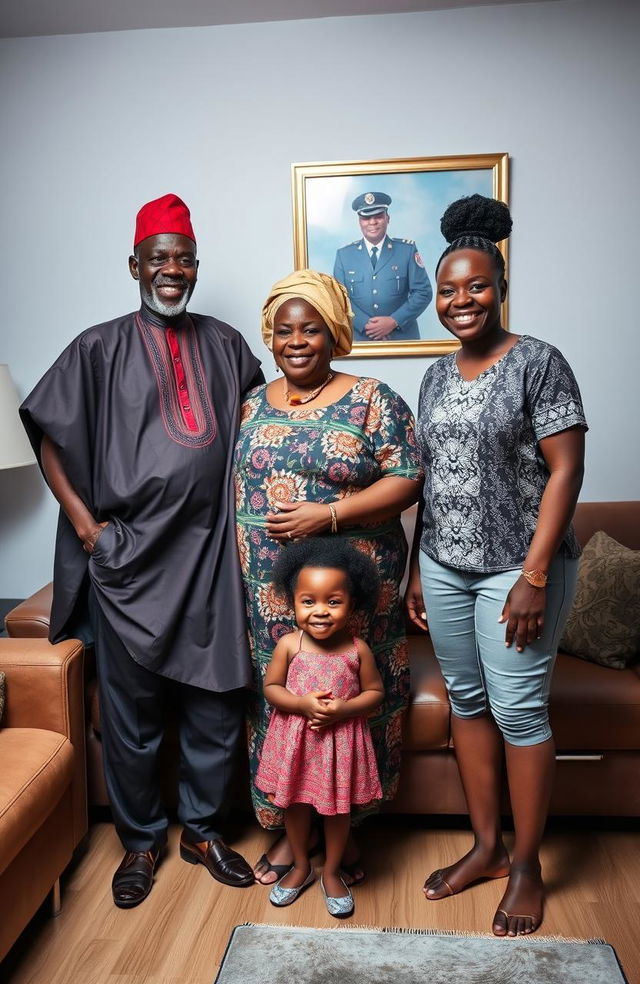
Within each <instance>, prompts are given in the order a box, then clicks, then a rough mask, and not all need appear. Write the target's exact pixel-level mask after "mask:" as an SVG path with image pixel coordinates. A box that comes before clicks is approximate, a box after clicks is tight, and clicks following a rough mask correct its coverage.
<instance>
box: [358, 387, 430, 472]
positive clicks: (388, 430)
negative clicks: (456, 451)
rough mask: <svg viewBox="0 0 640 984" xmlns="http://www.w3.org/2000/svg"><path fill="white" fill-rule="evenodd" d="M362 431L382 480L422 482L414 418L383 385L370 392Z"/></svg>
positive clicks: (407, 408)
mask: <svg viewBox="0 0 640 984" xmlns="http://www.w3.org/2000/svg"><path fill="white" fill-rule="evenodd" d="M365 429H366V432H367V436H368V437H369V438H370V440H371V441H372V444H373V453H374V457H375V459H376V461H377V462H378V465H379V467H380V471H381V474H382V476H389V475H396V476H398V477H399V478H412V479H419V478H422V475H423V472H422V469H421V467H420V460H419V454H418V449H417V446H416V435H415V426H414V420H413V414H412V413H411V411H410V409H409V407H408V406H407V404H406V403H405V402H404V400H403V399H402V397H400V396H398V394H397V393H394V391H393V390H392V389H391V388H390V387H389V386H387V385H386V384H385V383H376V384H375V386H374V388H373V390H372V393H371V399H370V402H369V412H368V414H367V422H366V428H365Z"/></svg>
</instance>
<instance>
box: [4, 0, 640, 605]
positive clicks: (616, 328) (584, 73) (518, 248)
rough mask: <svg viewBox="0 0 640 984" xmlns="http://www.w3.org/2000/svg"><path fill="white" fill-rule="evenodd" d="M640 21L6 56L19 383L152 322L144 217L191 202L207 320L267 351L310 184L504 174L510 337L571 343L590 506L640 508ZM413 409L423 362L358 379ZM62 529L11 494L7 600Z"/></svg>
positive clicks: (572, 11)
mask: <svg viewBox="0 0 640 984" xmlns="http://www.w3.org/2000/svg"><path fill="white" fill-rule="evenodd" d="M639 27H640V12H639V10H638V6H637V5H636V4H635V3H634V2H633V0H629V2H624V0H610V2H608V3H606V4H602V3H600V2H598V0H558V2H554V3H540V4H536V3H532V4H524V5H520V4H516V5H513V6H489V7H480V8H476V9H457V10H450V11H437V12H429V13H424V14H404V15H397V16H378V17H354V18H339V19H326V20H313V21H292V22H284V23H282V22H281V23H272V24H257V25H239V26H232V27H228V26H226V27H210V28H200V29H195V28H193V29H191V28H190V29H183V30H165V31H131V32H120V33H113V34H96V35H79V36H62V37H49V38H33V39H19V40H5V41H2V42H0V91H1V92H2V94H3V102H2V105H1V107H0V134H1V139H2V146H3V150H2V160H1V163H0V214H1V215H2V220H3V222H2V225H3V230H4V232H3V236H2V246H1V248H2V254H3V258H2V274H3V277H2V279H3V284H2V287H1V288H0V296H1V301H0V311H1V315H0V332H1V341H2V345H1V348H0V361H3V362H8V363H9V365H10V367H11V371H12V373H13V376H14V379H15V381H16V384H17V386H18V389H19V391H20V392H21V394H23V395H24V394H26V393H27V392H28V391H29V390H30V388H31V387H32V385H33V384H34V383H35V382H36V380H37V379H38V378H39V377H40V375H41V374H42V373H43V372H44V370H45V369H46V368H47V367H48V366H49V365H50V364H51V362H52V361H53V359H54V358H55V357H56V356H57V355H58V353H59V352H60V350H61V349H62V348H63V347H64V346H65V345H66V343H67V342H68V341H69V340H70V339H71V338H72V337H73V336H74V335H76V334H77V333H78V332H79V331H81V330H82V329H84V328H85V327H88V326H89V325H90V324H93V323H96V322H98V321H103V320H105V319H108V318H111V317H115V316H116V315H118V314H121V313H123V312H124V311H128V310H132V309H133V308H134V307H136V305H137V294H136V287H135V285H134V283H133V281H131V280H130V279H129V275H128V272H127V267H126V260H127V256H128V254H129V251H130V242H131V237H132V230H133V221H134V216H135V212H136V210H137V209H138V207H139V206H140V205H141V204H142V203H143V202H145V201H147V200H149V199H151V198H154V197H156V196H158V195H161V194H164V193H165V192H167V191H169V190H171V191H175V192H176V193H177V194H179V195H181V196H182V197H183V198H185V200H186V201H187V202H188V203H189V205H190V207H191V210H192V214H193V218H194V225H195V228H196V233H197V236H198V246H199V255H200V261H201V265H200V269H201V279H200V282H199V284H198V288H197V293H196V295H195V297H194V303H193V308H194V310H199V311H203V312H205V313H215V314H216V315H218V316H219V317H221V318H223V319H225V320H227V321H229V322H231V323H232V324H234V325H236V326H237V327H238V328H240V329H241V330H242V331H243V332H244V333H245V335H246V337H247V339H248V340H249V341H250V343H251V344H252V345H253V346H254V348H255V350H256V352H259V353H260V354H261V355H263V356H264V358H265V362H266V367H267V371H269V372H270V369H271V364H270V359H269V356H268V353H266V352H265V350H264V349H263V347H262V343H261V342H260V340H259V336H258V312H259V308H260V305H261V302H262V300H263V298H264V296H265V295H266V292H267V290H268V288H269V286H270V285H271V284H272V283H273V281H275V280H276V279H278V278H279V277H281V276H283V275H284V274H285V273H286V272H288V271H289V270H290V269H291V267H292V265H293V263H292V237H291V197H290V196H291V190H290V172H289V165H290V164H291V162H294V161H298V162H300V161H322V160H350V159H354V160H359V159H367V158H386V157H390V158H392V157H412V156H438V155H445V154H470V153H481V152H497V151H508V152H509V154H510V155H511V157H512V175H511V177H512V183H511V201H512V208H513V215H514V221H515V233H514V238H513V242H512V250H511V284H510V287H511V326H512V329H513V330H514V331H517V332H528V333H531V334H533V335H537V336H538V337H540V338H544V339H548V340H549V341H553V342H554V343H556V344H557V345H558V346H559V347H560V348H561V349H562V351H563V352H564V353H565V355H566V356H567V357H568V358H569V360H570V362H571V364H572V365H573V367H574V369H575V372H576V374H577V376H578V379H579V381H580V383H581V386H582V391H583V396H584V399H585V404H586V409H587V413H588V417H589V421H590V424H591V432H590V434H589V438H588V463H587V464H588V471H587V477H586V481H585V486H584V491H583V498H585V499H609V498H610V499H624V498H636V497H637V496H638V493H639V491H640V489H639V486H640V482H639V464H638V424H637V417H636V411H635V393H636V388H637V377H638V365H639V363H640V360H639V356H640V345H639V341H638V338H639V334H640V327H639V320H640V318H639V311H638V293H637V284H638V276H637V269H636V268H637V262H636V257H637V244H638V231H639V229H640V221H639V219H640V216H639V207H638V194H637V183H638V159H640V147H639V137H638V126H637V108H638V105H640V86H639V74H638V61H637V43H638V36H639V32H638V29H639ZM348 368H349V369H350V370H353V371H355V372H364V373H369V374H371V375H377V376H381V377H383V378H385V379H386V380H387V381H388V382H389V383H390V384H391V385H392V386H394V387H395V388H396V389H398V390H399V391H400V392H401V393H402V394H403V395H404V396H405V397H406V399H407V400H408V401H409V402H410V403H411V404H412V405H413V406H415V401H416V396H417V390H418V386H419V381H420V378H421V375H422V372H423V368H424V364H423V361H422V360H420V359H406V358H405V359H394V360H391V359H387V360H384V361H379V360H378V361H376V360H373V359H371V360H367V361H365V360H360V361H358V362H351V363H349V365H348ZM55 515H56V510H55V508H54V505H53V503H52V501H51V499H50V496H49V493H48V492H47V490H46V489H45V488H44V487H43V485H42V482H41V480H40V478H39V476H38V473H37V471H36V469H35V468H26V469H20V470H14V471H5V472H0V550H1V556H2V563H1V565H0V567H1V569H0V597H2V596H4V597H20V596H24V595H26V594H28V593H30V592H31V591H33V590H35V589H36V588H37V587H39V586H40V584H41V583H43V582H44V581H46V580H47V579H48V578H49V577H50V571H51V560H52V551H53V536H54V526H55Z"/></svg>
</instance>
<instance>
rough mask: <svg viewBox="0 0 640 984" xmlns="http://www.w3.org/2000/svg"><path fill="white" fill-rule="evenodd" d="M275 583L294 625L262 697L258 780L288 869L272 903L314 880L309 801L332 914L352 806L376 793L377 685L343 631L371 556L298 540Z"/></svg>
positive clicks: (372, 582)
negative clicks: (288, 852) (285, 847)
mask: <svg viewBox="0 0 640 984" xmlns="http://www.w3.org/2000/svg"><path fill="white" fill-rule="evenodd" d="M274 580H275V584H276V587H277V588H279V589H280V590H283V591H284V592H286V594H287V596H288V597H289V600H290V601H291V603H292V604H293V608H294V612H295V617H296V623H297V626H296V628H295V629H294V631H293V632H290V633H288V634H287V635H285V636H283V637H282V638H281V639H280V640H279V642H278V644H277V646H276V648H275V649H274V652H273V656H272V658H271V662H270V663H269V666H268V668H267V673H266V676H265V680H264V695H265V697H266V699H267V700H268V701H269V703H270V704H272V705H273V707H274V710H273V712H272V714H271V720H270V722H269V728H268V731H267V735H266V738H265V741H264V745H263V749H262V757H261V760H260V765H259V768H258V771H257V774H256V785H257V786H258V788H259V789H261V790H262V791H263V792H265V793H267V794H268V796H269V799H270V800H271V801H272V802H273V803H274V805H275V806H279V807H281V808H284V811H285V828H286V831H287V837H288V839H289V843H290V845H291V849H292V851H293V867H292V868H291V869H290V870H289V871H288V872H287V873H286V874H285V875H284V876H283V877H282V878H281V879H280V880H279V881H278V883H277V884H276V885H274V887H273V889H272V891H271V894H270V896H269V899H270V901H271V902H272V903H273V905H278V906H283V905H290V904H291V903H292V902H295V900H296V899H297V897H298V896H299V895H300V893H301V892H302V891H303V890H304V889H305V888H307V887H308V886H309V885H311V883H312V882H313V881H314V879H315V874H314V870H313V868H312V866H311V863H310V861H309V857H308V851H307V848H308V844H309V831H310V826H311V819H312V809H313V808H315V809H316V810H317V812H318V813H319V814H320V815H321V816H322V817H323V820H324V838H325V848H326V861H325V865H324V870H323V874H322V877H321V878H320V887H321V888H322V892H323V894H324V898H325V902H326V906H327V909H328V911H329V913H330V914H331V915H332V916H337V917H343V916H349V915H351V913H352V912H353V896H352V895H351V892H350V890H349V889H348V887H347V886H346V884H345V883H344V881H343V880H342V878H341V877H340V862H341V859H342V855H343V853H344V849H345V846H346V843H347V838H348V836H349V829H350V824H351V804H352V803H357V804H365V803H370V802H371V801H372V800H375V799H381V798H382V789H381V787H380V779H379V776H378V768H377V765H376V759H375V754H374V751H373V744H372V741H371V734H370V732H369V725H368V723H367V716H368V715H369V714H371V712H372V711H373V710H374V709H375V708H376V707H378V705H379V704H381V703H382V700H383V696H384V691H383V687H382V680H381V679H380V674H379V673H378V670H377V668H376V664H375V662H374V658H373V654H372V652H371V650H370V649H369V647H368V646H367V644H366V643H365V642H363V640H362V639H357V638H354V637H353V636H350V635H349V632H348V628H347V624H348V621H349V617H350V615H351V613H352V611H353V610H354V609H357V608H363V607H365V606H366V605H368V604H372V603H375V595H376V593H377V592H376V587H377V573H376V569H375V566H374V564H373V563H372V562H371V561H370V560H369V558H368V557H366V556H365V555H364V554H361V553H360V552H359V551H357V550H355V549H354V548H353V547H351V546H350V545H349V544H348V543H346V542H345V541H343V540H341V539H339V538H338V537H331V538H329V537H326V538H324V537H313V538H310V539H304V540H298V541H297V542H294V543H292V544H290V545H289V546H287V547H286V548H285V549H284V550H283V551H282V553H281V554H280V556H279V558H278V560H277V562H276V565H275V568H274Z"/></svg>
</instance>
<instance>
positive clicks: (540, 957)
mask: <svg viewBox="0 0 640 984" xmlns="http://www.w3.org/2000/svg"><path fill="white" fill-rule="evenodd" d="M386 981H389V982H392V984H625V981H626V979H625V977H624V974H623V973H622V972H621V970H620V967H619V964H618V961H617V959H616V954H615V951H614V949H613V947H612V946H610V945H609V944H607V943H602V942H601V941H599V940H596V941H589V942H578V941H569V940H557V939H549V938H546V939H545V938H537V939H536V938H535V937H533V936H529V937H518V938H516V939H507V940H504V939H496V938H495V937H492V936H471V935H470V936H458V935H454V934H449V933H435V932H433V933H432V932H429V931H427V932H424V933H423V932H412V931H408V932H402V931H392V930H379V931H378V930H365V929H305V928H304V927H297V926H254V925H250V924H249V925H245V926H236V927H235V929H234V930H233V932H232V934H231V939H230V940H229V944H228V946H227V950H226V953H225V955H224V959H223V961H222V966H221V967H220V971H219V973H218V976H217V977H216V981H215V984H352V982H353V984H355V982H357V984H384V982H386Z"/></svg>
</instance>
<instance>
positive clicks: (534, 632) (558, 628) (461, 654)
mask: <svg viewBox="0 0 640 984" xmlns="http://www.w3.org/2000/svg"><path fill="white" fill-rule="evenodd" d="M441 228H442V232H443V234H444V236H445V238H446V239H447V241H448V242H449V243H450V245H449V246H448V248H447V249H446V250H445V252H444V253H443V255H442V257H441V259H440V262H439V264H438V268H437V273H436V276H437V290H436V304H437V310H438V316H439V318H440V321H441V322H442V324H443V325H444V326H445V327H446V328H447V330H448V331H450V332H451V334H452V335H454V336H455V337H456V338H457V339H458V340H459V341H460V343H461V347H460V349H459V350H458V352H456V353H454V354H452V355H450V356H447V357H445V358H443V359H440V360H439V361H438V362H437V363H435V364H434V365H433V366H431V367H430V368H429V370H428V371H427V372H426V374H425V377H424V380H423V383H422V388H421V392H420V401H419V412H418V423H417V435H418V445H419V448H420V451H421V456H422V464H423V467H424V471H425V486H424V512H423V522H422V523H420V524H419V528H418V529H417V531H416V537H415V540H414V549H413V552H412V565H411V576H410V582H409V588H408V592H407V608H408V611H409V615H410V617H411V619H412V620H413V621H414V622H415V623H416V624H417V625H419V626H420V627H421V628H423V629H426V628H427V619H428V628H429V631H430V633H431V636H432V639H433V644H434V648H435V652H436V656H437V658H438V661H439V663H440V666H441V669H442V673H443V675H444V678H445V681H446V684H447V689H448V692H449V697H450V701H451V707H452V712H453V713H452V734H453V740H454V745H455V750H456V756H457V760H458V765H459V768H460V774H461V777H462V782H463V786H464V790H465V795H466V798H467V803H468V807H469V814H470V818H471V823H472V826H473V831H474V844H473V847H472V848H471V850H470V851H469V853H468V854H466V855H465V856H464V857H463V858H461V859H460V860H459V861H457V862H456V863H455V864H452V865H450V866H448V867H446V868H442V869H438V870H437V871H434V872H433V873H432V874H431V875H430V876H429V877H428V878H427V881H426V883H425V886H424V892H425V895H426V897H427V899H432V900H433V899H441V898H444V897H446V896H448V895H454V894H456V893H457V892H460V891H462V890H463V889H464V888H466V887H467V886H469V885H470V884H471V883H473V882H476V881H478V880H480V879H485V878H500V877H505V876H507V875H508V876H509V881H508V883H507V888H506V891H505V893H504V896H503V898H502V901H501V902H500V905H499V908H498V910H497V912H496V914H495V916H494V920H493V932H494V933H495V934H496V935H497V936H516V935H519V934H521V933H531V932H533V931H534V930H536V929H537V928H538V926H539V925H540V922H541V920H542V907H543V883H542V877H541V871H540V861H539V857H538V852H539V846H540V841H541V838H542V833H543V829H544V824H545V820H546V815H547V810H548V803H549V797H550V793H551V786H552V781H553V771H554V760H555V758H554V744H553V738H552V735H551V730H550V727H549V719H548V695H549V685H550V680H551V673H552V669H553V663H554V659H555V655H556V650H557V646H558V641H559V639H560V636H561V634H562V629H563V626H564V622H565V620H566V617H567V615H568V612H569V609H570V606H571V602H572V599H573V594H574V589H575V579H576V568H577V557H578V554H579V547H578V544H577V541H576V538H575V536H574V533H573V530H572V528H571V518H572V515H573V511H574V508H575V504H576V500H577V497H578V492H579V490H580V485H581V482H582V473H583V457H584V432H585V430H586V429H587V427H586V422H585V418H584V413H583V410H582V404H581V400H580V393H579V390H578V386H577V384H576V381H575V379H574V376H573V373H572V371H571V369H570V368H569V366H568V364H567V362H566V361H565V359H564V358H563V356H562V355H561V354H560V352H559V351H558V350H557V349H556V348H554V347H553V346H552V345H549V344H547V343H546V342H542V341H539V340H538V339H535V338H532V337H530V336H528V335H521V336H519V335H514V334H510V333H508V332H507V331H505V329H504V328H503V327H502V324H501V320H500V306H501V303H502V301H503V300H504V298H505V296H506V292H507V283H506V280H505V277H504V262H503V259H502V256H501V254H500V252H499V250H498V249H497V247H496V246H495V245H494V244H495V243H496V242H499V241H500V240H502V239H504V238H505V237H506V236H508V235H509V232H510V230H511V218H510V215H509V210H508V209H507V207H506V205H504V204H503V203H501V202H497V201H494V200H493V199H486V198H483V197H481V196H480V195H473V196H471V197H470V198H465V199H461V200H460V201H458V202H454V203H453V205H451V206H449V208H448V209H447V211H446V212H445V215H444V216H443V219H442V226H441ZM503 755H504V756H505V757H506V767H507V777H508V784H509V792H510V796H511V807H512V811H513V822H514V828H515V845H514V850H513V857H512V858H511V860H510V859H509V856H508V854H507V850H506V848H505V845H504V843H503V840H502V835H501V832H500V784H501V770H502V759H503Z"/></svg>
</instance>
